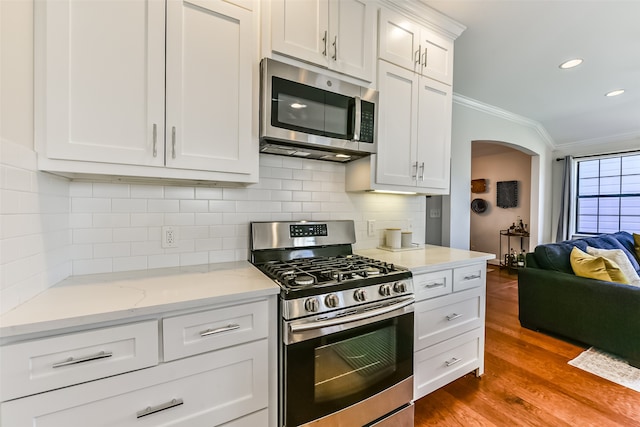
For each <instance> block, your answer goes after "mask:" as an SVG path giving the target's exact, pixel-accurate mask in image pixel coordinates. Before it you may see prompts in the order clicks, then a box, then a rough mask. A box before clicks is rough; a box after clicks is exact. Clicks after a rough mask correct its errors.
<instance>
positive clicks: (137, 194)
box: [129, 184, 164, 199]
mask: <svg viewBox="0 0 640 427" xmlns="http://www.w3.org/2000/svg"><path fill="white" fill-rule="evenodd" d="M129 194H130V197H131V198H132V199H162V198H164V187H163V186H160V185H133V184H132V185H131V186H130V189H129Z"/></svg>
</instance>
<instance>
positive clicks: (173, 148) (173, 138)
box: [171, 126, 176, 159]
mask: <svg viewBox="0 0 640 427" xmlns="http://www.w3.org/2000/svg"><path fill="white" fill-rule="evenodd" d="M171 158H172V159H175V158H176V127H175V126H173V127H172V128H171Z"/></svg>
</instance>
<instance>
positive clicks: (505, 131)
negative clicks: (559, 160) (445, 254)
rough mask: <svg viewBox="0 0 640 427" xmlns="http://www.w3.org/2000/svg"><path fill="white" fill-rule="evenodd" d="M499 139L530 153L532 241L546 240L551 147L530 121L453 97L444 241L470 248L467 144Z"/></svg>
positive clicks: (551, 158) (548, 219) (469, 191)
mask: <svg viewBox="0 0 640 427" xmlns="http://www.w3.org/2000/svg"><path fill="white" fill-rule="evenodd" d="M476 140H484V141H501V142H504V143H507V144H511V145H514V146H518V147H520V148H521V149H522V151H525V152H527V153H528V154H531V155H533V156H534V157H533V158H532V163H531V165H532V168H531V192H532V200H531V212H532V215H531V218H530V229H531V241H532V244H533V245H534V246H535V245H536V244H538V243H544V242H549V241H550V240H551V209H552V206H551V205H552V197H551V194H552V193H551V183H552V179H551V167H552V162H553V161H554V158H553V156H552V151H551V146H550V144H549V143H548V142H547V141H548V140H547V139H546V138H545V137H544V134H543V133H542V132H541V130H540V129H539V128H538V127H537V126H536V124H535V123H534V122H531V121H530V120H527V119H525V118H522V117H519V116H515V115H512V114H510V113H508V112H505V111H502V110H498V109H496V108H493V107H490V106H487V105H484V104H481V103H478V102H476V101H473V100H470V99H468V98H464V97H461V96H458V95H456V96H454V104H453V129H452V137H451V195H450V196H448V197H445V198H444V200H443V228H444V229H443V243H444V244H445V245H448V246H451V247H454V248H460V249H469V241H470V231H469V230H470V227H469V224H470V221H471V219H470V215H471V210H470V209H469V200H470V197H471V142H472V141H476Z"/></svg>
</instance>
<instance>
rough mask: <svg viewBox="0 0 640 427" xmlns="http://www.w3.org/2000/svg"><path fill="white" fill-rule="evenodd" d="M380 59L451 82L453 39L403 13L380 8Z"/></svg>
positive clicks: (449, 83) (447, 82)
mask: <svg viewBox="0 0 640 427" xmlns="http://www.w3.org/2000/svg"><path fill="white" fill-rule="evenodd" d="M379 25H380V31H379V34H380V50H379V52H378V54H379V57H380V59H384V60H385V61H389V62H391V63H393V64H396V65H398V66H400V67H403V68H406V69H408V70H413V71H415V72H416V73H419V74H422V75H423V76H426V77H430V78H432V79H435V80H438V81H441V82H443V83H446V84H448V85H451V84H452V82H453V41H452V40H451V39H449V38H446V37H443V36H441V35H439V34H438V33H436V32H435V31H431V30H430V29H428V28H426V27H424V26H421V25H419V24H417V23H416V22H413V21H411V20H409V19H407V18H406V17H404V16H403V15H400V14H398V13H395V12H392V11H389V10H387V9H381V10H380V24H379Z"/></svg>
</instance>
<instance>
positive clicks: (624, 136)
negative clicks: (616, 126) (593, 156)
mask: <svg viewBox="0 0 640 427" xmlns="http://www.w3.org/2000/svg"><path fill="white" fill-rule="evenodd" d="M634 140H637V142H638V144H637V146H640V129H637V130H633V131H630V132H624V133H618V134H615V135H607V136H601V137H597V138H589V139H582V140H579V141H570V142H565V143H557V144H556V149H557V150H558V151H562V152H565V151H567V152H572V151H576V150H574V149H576V148H577V149H578V150H580V151H582V150H584V149H585V148H592V147H597V148H600V147H601V146H603V145H608V144H613V143H624V142H632V141H634Z"/></svg>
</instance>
